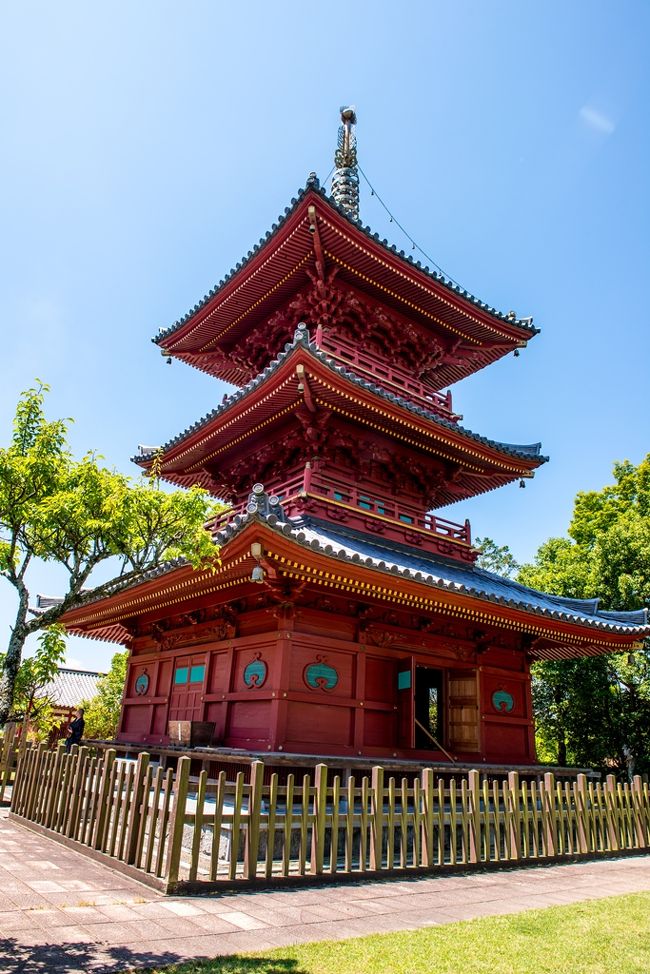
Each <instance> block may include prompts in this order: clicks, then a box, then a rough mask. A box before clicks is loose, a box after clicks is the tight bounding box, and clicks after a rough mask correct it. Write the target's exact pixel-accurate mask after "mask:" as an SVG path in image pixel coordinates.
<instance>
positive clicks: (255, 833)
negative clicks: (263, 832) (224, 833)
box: [233, 761, 264, 879]
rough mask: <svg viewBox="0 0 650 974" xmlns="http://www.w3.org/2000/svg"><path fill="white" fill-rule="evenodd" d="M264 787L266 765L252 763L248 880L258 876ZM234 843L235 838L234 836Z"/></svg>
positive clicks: (246, 856)
mask: <svg viewBox="0 0 650 974" xmlns="http://www.w3.org/2000/svg"><path fill="white" fill-rule="evenodd" d="M263 785H264V764H263V762H262V761H253V762H252V763H251V782H250V786H249V792H248V828H247V829H246V833H245V836H244V875H245V877H246V878H247V879H255V876H256V874H257V857H258V855H259V850H260V816H261V812H262V787H263ZM234 841H235V838H234V836H233V842H234Z"/></svg>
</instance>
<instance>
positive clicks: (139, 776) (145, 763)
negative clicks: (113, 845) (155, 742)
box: [126, 751, 149, 865]
mask: <svg viewBox="0 0 650 974" xmlns="http://www.w3.org/2000/svg"><path fill="white" fill-rule="evenodd" d="M148 767H149V755H148V754H147V753H146V751H141V752H140V754H138V760H137V762H136V766H135V779H134V782H133V798H132V800H131V809H130V811H129V824H128V832H127V836H128V838H127V843H126V861H127V863H129V864H130V865H133V863H134V862H135V859H136V852H137V849H138V832H139V828H140V819H141V816H142V815H146V811H145V810H144V809H143V804H144V800H145V794H144V783H145V779H146V776H147V768H148ZM146 798H147V807H148V801H149V796H148V795H147V796H146Z"/></svg>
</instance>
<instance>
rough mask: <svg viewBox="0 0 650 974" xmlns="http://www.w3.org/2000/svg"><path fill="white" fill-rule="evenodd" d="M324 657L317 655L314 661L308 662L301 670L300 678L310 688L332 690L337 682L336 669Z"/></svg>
mask: <svg viewBox="0 0 650 974" xmlns="http://www.w3.org/2000/svg"><path fill="white" fill-rule="evenodd" d="M325 659H326V657H325V656H317V657H316V662H315V663H309V664H308V665H307V666H306V667H305V669H304V671H303V677H302V678H303V680H304V681H305V683H306V684H307V686H308V687H309V688H310V689H311V690H333V689H334V687H335V686H336V685H337V683H338V682H339V675H338V673H337V671H336V670H335V669H334V667H333V666H329V665H328V664H327V663H326V662H325Z"/></svg>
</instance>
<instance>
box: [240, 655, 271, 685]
mask: <svg viewBox="0 0 650 974" xmlns="http://www.w3.org/2000/svg"><path fill="white" fill-rule="evenodd" d="M267 672H268V671H267V666H266V663H265V662H264V660H263V659H259V658H258V659H254V660H252V661H251V662H250V663H249V664H248V666H247V667H246V669H245V670H244V683H245V684H246V686H247V687H249V688H251V687H261V686H262V685H263V684H264V682H265V681H266V674H267Z"/></svg>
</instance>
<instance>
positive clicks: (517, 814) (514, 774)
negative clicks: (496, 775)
mask: <svg viewBox="0 0 650 974" xmlns="http://www.w3.org/2000/svg"><path fill="white" fill-rule="evenodd" d="M508 801H509V802H510V816H509V817H510V835H509V846H510V858H511V859H521V794H520V792H519V772H518V771H509V772H508Z"/></svg>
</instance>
